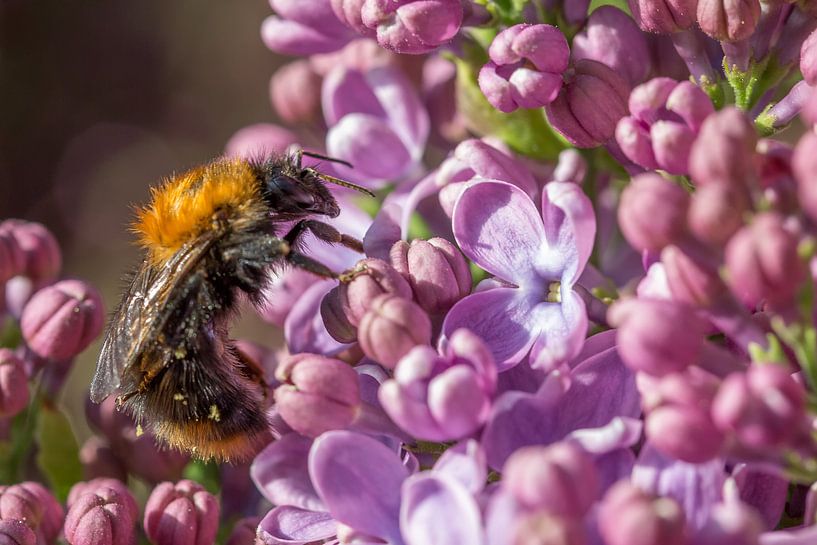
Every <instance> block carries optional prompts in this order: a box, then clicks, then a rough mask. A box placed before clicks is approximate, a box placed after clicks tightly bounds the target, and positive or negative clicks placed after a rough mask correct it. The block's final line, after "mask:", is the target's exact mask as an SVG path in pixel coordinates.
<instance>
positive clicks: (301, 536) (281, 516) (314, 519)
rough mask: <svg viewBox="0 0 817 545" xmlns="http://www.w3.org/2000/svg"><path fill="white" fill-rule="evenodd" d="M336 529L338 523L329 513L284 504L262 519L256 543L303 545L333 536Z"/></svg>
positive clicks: (265, 544) (266, 544)
mask: <svg viewBox="0 0 817 545" xmlns="http://www.w3.org/2000/svg"><path fill="white" fill-rule="evenodd" d="M336 531H337V525H336V524H335V521H334V519H332V516H331V515H330V514H329V513H322V512H316V511H307V510H305V509H298V508H297V507H291V506H288V505H282V506H279V507H276V508H275V509H273V510H271V511H270V512H269V513H267V515H266V516H265V517H264V518H263V519H261V524H259V525H258V533H257V538H258V541H256V543H258V542H260V543H263V544H264V545H303V544H305V543H314V542H317V541H321V540H324V539H328V538H331V537H332V536H334V535H335V533H336Z"/></svg>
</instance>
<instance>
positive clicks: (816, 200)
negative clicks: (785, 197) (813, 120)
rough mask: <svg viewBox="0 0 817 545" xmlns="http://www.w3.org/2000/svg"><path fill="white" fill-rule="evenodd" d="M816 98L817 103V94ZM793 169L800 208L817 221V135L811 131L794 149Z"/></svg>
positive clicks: (816, 93) (815, 94)
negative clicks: (816, 174) (816, 173)
mask: <svg viewBox="0 0 817 545" xmlns="http://www.w3.org/2000/svg"><path fill="white" fill-rule="evenodd" d="M814 96H815V102H817V92H815V93H814ZM791 167H792V170H793V171H794V176H795V178H796V180H797V196H798V197H799V200H800V206H801V207H802V208H803V210H804V211H805V212H806V214H808V215H809V217H811V219H812V220H815V221H817V177H815V176H814V173H815V172H817V133H815V132H814V131H809V132H807V133H806V134H804V135H803V136H802V137H801V138H800V141H799V142H798V143H797V147H795V148H794V155H793V156H792V160H791Z"/></svg>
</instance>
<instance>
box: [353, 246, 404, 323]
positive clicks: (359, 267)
mask: <svg viewBox="0 0 817 545" xmlns="http://www.w3.org/2000/svg"><path fill="white" fill-rule="evenodd" d="M353 270H354V271H355V272H357V271H359V273H358V274H354V277H353V278H352V279H351V280H350V281H349V282H341V284H340V290H339V297H340V304H341V306H342V308H343V309H344V312H345V314H346V318H347V319H348V320H349V323H350V324H352V325H353V326H358V325H359V324H360V320H361V319H362V318H363V315H364V314H366V311H367V310H369V307H370V306H371V304H372V301H374V299H375V297H377V296H378V295H382V294H385V293H392V294H394V295H397V296H399V297H403V298H405V299H411V297H412V292H411V286H410V285H409V283H408V282H406V279H405V278H403V276H402V275H401V274H400V273H399V272H397V270H395V268H394V267H392V266H391V265H389V264H388V263H386V262H385V261H383V260H381V259H375V258H368V259H363V260H361V261H358V263H357V264H356V265H355V267H354V269H353Z"/></svg>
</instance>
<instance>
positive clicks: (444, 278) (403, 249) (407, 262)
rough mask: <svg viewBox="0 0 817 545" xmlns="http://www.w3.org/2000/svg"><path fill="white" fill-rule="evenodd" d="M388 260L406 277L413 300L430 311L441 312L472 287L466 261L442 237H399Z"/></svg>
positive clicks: (432, 312) (466, 293)
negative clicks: (403, 239)
mask: <svg viewBox="0 0 817 545" xmlns="http://www.w3.org/2000/svg"><path fill="white" fill-rule="evenodd" d="M390 257H391V263H392V265H393V266H394V268H395V269H396V270H397V271H398V272H399V273H400V274H402V275H403V277H404V278H405V279H406V280H408V282H409V284H410V285H411V288H412V291H413V292H414V297H415V300H416V301H417V304H419V305H420V306H421V307H422V308H423V310H425V311H426V312H428V313H429V314H440V313H444V312H446V311H447V310H448V309H450V308H451V307H452V306H453V305H454V303H456V302H457V301H459V300H460V299H462V298H463V297H465V296H466V295H468V293H469V292H470V291H471V272H470V270H469V269H468V263H466V262H465V258H464V257H463V255H462V253H461V252H460V251H459V250H458V249H457V247H456V246H454V245H453V244H451V243H450V242H449V241H447V240H445V239H444V238H439V237H435V238H432V239H429V240H419V239H415V240H412V241H411V244H409V243H407V242H405V241H402V240H401V241H398V242H396V243H395V244H394V246H392V249H391V252H390Z"/></svg>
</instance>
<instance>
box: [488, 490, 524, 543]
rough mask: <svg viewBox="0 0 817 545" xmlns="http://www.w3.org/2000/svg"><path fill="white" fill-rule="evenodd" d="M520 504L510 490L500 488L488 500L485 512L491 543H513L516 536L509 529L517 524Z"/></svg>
mask: <svg viewBox="0 0 817 545" xmlns="http://www.w3.org/2000/svg"><path fill="white" fill-rule="evenodd" d="M519 514H520V513H519V506H518V504H517V503H516V501H515V500H514V499H513V496H512V495H511V494H510V492H508V491H506V490H502V489H500V490H499V491H498V492H496V493H495V494H494V495H492V496H491V498H490V499H489V500H488V509H487V510H486V513H485V533H486V534H487V536H488V543H490V545H513V541H514V539H513V538H514V536H513V533H512V532H510V531H509V529H510V528H513V527H514V525H515V524H516V519H517V517H518V516H519Z"/></svg>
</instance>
